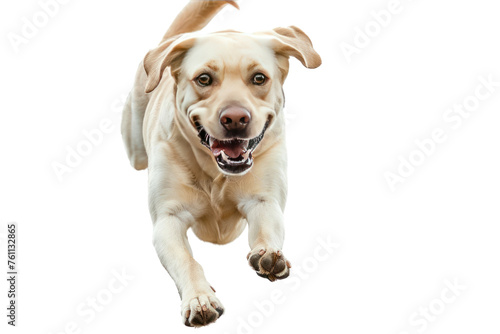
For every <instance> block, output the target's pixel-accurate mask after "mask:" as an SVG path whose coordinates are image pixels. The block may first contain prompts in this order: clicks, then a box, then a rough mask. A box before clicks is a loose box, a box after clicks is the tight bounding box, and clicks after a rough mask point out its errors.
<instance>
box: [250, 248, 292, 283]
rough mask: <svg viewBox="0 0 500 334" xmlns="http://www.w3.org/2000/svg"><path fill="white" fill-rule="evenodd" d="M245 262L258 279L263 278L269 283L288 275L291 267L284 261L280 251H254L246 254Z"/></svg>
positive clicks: (288, 262)
mask: <svg viewBox="0 0 500 334" xmlns="http://www.w3.org/2000/svg"><path fill="white" fill-rule="evenodd" d="M247 260H248V263H249V264H250V266H251V267H252V268H253V269H254V270H255V271H256V272H257V275H259V276H260V277H265V278H267V279H269V280H270V281H271V282H274V281H276V280H277V279H284V278H287V277H288V276H289V275H290V268H291V267H292V265H291V264H290V261H288V260H287V259H285V256H284V255H283V252H281V251H280V250H277V251H272V250H270V249H264V248H261V249H255V250H253V251H251V252H250V253H248V255H247Z"/></svg>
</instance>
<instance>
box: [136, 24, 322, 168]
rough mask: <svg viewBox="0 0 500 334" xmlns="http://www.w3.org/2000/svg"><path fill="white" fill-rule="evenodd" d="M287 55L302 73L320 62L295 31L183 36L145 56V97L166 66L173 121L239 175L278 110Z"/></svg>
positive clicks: (250, 161) (222, 165)
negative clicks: (174, 111)
mask: <svg viewBox="0 0 500 334" xmlns="http://www.w3.org/2000/svg"><path fill="white" fill-rule="evenodd" d="M290 56H293V57H295V58H297V59H298V60H300V62H301V63H302V64H303V65H304V66H305V67H307V68H316V67H318V66H319V65H320V64H321V58H320V56H319V55H318V54H317V53H316V51H315V50H314V49H313V46H312V43H311V41H310V39H309V38H308V37H307V35H306V34H305V33H304V32H303V31H302V30H300V29H298V28H296V27H288V28H277V29H274V30H272V31H270V32H265V33H256V34H244V33H239V32H232V31H228V32H218V33H214V34H209V35H203V36H200V35H197V34H184V35H182V36H177V37H174V38H171V39H169V40H167V41H165V42H163V43H162V44H160V46H158V47H157V48H156V49H153V50H151V51H150V52H149V53H148V54H147V55H146V58H145V59H144V68H145V70H146V73H147V74H148V80H147V83H146V92H147V93H149V92H152V91H153V90H154V89H155V88H156V87H157V86H158V84H159V83H160V81H161V78H162V75H163V72H164V71H165V69H166V68H167V67H169V68H170V73H171V75H172V77H173V78H174V80H175V94H176V107H177V110H178V112H179V115H180V116H181V117H182V119H181V122H184V123H185V124H189V130H188V131H192V132H195V131H196V132H197V133H198V136H199V137H200V139H201V144H202V145H204V146H206V147H207V148H208V149H209V150H210V151H211V154H212V155H213V156H214V158H215V161H216V162H217V165H218V167H219V169H220V170H221V171H222V172H223V173H225V174H232V175H234V174H244V173H245V172H247V171H248V170H249V169H250V168H251V167H252V165H253V157H252V153H253V152H254V150H255V149H256V148H257V146H258V145H259V143H260V142H261V141H262V140H263V138H264V135H265V133H266V131H268V132H270V131H271V129H272V128H273V125H274V124H275V123H276V119H277V116H278V115H279V114H280V112H282V109H283V104H284V96H283V90H282V85H283V82H284V80H285V78H286V76H287V74H288V58H289V57H290ZM185 124H184V125H185ZM281 126H282V124H281ZM274 128H276V127H274ZM279 130H280V129H273V133H274V134H277V133H279ZM197 145H199V144H197ZM207 153H210V152H209V151H208V150H207Z"/></svg>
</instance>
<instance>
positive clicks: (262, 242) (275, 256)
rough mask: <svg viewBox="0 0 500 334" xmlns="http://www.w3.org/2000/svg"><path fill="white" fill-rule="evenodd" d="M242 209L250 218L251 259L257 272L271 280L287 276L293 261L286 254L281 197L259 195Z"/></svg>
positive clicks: (249, 259) (250, 261) (247, 201)
mask: <svg viewBox="0 0 500 334" xmlns="http://www.w3.org/2000/svg"><path fill="white" fill-rule="evenodd" d="M241 210H242V212H243V214H244V215H245V217H246V219H247V221H248V243H249V245H250V249H251V251H250V253H248V255H247V260H248V262H249V264H250V266H251V267H252V268H253V269H254V270H255V271H256V272H257V275H259V276H261V277H265V278H268V279H269V280H270V281H275V280H277V279H283V278H287V277H288V275H289V274H290V268H291V264H290V262H289V261H288V260H286V259H285V256H284V255H283V252H282V250H281V249H282V248H283V241H284V238H285V228H284V219H283V211H282V207H281V206H280V204H279V203H278V201H277V200H275V199H273V198H265V197H261V196H258V197H256V198H252V199H249V200H246V201H245V202H244V204H243V205H242V206H241Z"/></svg>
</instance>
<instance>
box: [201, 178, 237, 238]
mask: <svg viewBox="0 0 500 334" xmlns="http://www.w3.org/2000/svg"><path fill="white" fill-rule="evenodd" d="M200 191H202V192H203V193H204V196H203V197H204V198H205V199H206V201H205V203H203V204H204V209H203V212H204V213H203V214H202V215H201V216H200V217H199V218H198V219H197V223H196V224H195V226H193V231H194V232H195V234H196V235H197V236H198V237H199V238H200V239H202V240H204V241H209V242H213V243H218V244H225V243H228V242H231V241H233V240H234V239H235V238H236V237H238V236H239V235H240V234H241V232H242V231H243V230H244V228H245V225H246V221H245V220H244V219H243V216H242V215H241V212H240V211H239V210H238V208H237V205H238V203H237V202H236V201H235V196H234V192H235V189H234V185H233V184H231V183H228V182H227V180H224V179H223V180H217V179H216V180H214V182H212V183H210V184H205V185H204V186H203V187H201V189H200Z"/></svg>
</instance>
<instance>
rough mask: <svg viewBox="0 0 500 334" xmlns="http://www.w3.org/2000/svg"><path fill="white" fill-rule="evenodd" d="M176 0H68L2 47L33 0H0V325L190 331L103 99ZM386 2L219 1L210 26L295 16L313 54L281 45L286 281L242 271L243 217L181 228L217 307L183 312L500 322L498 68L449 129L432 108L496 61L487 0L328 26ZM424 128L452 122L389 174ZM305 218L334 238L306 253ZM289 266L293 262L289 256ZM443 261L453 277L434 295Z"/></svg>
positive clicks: (384, 322)
mask: <svg viewBox="0 0 500 334" xmlns="http://www.w3.org/2000/svg"><path fill="white" fill-rule="evenodd" d="M184 3H185V2H184V1H153V0H143V1H118V0H109V1H96V0H87V1H77V0H73V1H69V2H68V3H67V4H64V5H60V8H59V11H58V12H57V13H56V14H55V15H54V17H52V18H50V19H49V21H48V23H47V24H46V26H44V27H42V28H40V30H39V32H38V34H36V36H34V37H32V38H30V39H29V40H28V43H27V44H23V45H20V46H19V50H18V52H15V50H14V48H13V47H12V45H11V43H10V42H9V40H8V38H7V34H8V33H16V34H20V33H21V27H22V25H23V24H24V23H23V19H22V18H23V17H26V18H28V19H29V20H32V16H33V15H34V14H36V13H37V12H39V11H40V10H41V9H40V5H39V4H38V2H37V1H35V0H23V1H16V2H12V1H10V2H6V1H4V2H2V4H1V7H0V13H1V14H0V21H1V22H2V24H1V26H2V51H1V52H2V58H1V59H2V61H1V64H0V66H1V73H2V81H1V85H2V86H1V92H2V94H1V106H2V107H1V108H2V111H1V120H0V136H1V140H0V143H1V152H2V154H1V156H2V158H1V167H0V168H1V173H0V181H1V187H0V189H1V190H0V191H1V212H0V222H1V224H2V227H1V228H2V230H1V231H0V232H1V233H2V234H3V238H5V232H6V225H7V223H8V222H11V221H15V222H17V223H18V224H19V227H18V230H19V244H18V246H19V272H20V276H19V286H18V289H19V297H18V304H19V310H18V327H17V328H15V329H12V328H10V326H7V325H6V324H5V323H6V317H5V315H4V314H5V312H6V311H5V308H4V307H3V306H2V309H4V311H2V315H1V319H3V320H2V324H1V325H0V326H1V328H2V330H1V331H2V333H3V332H5V331H4V329H5V328H8V330H9V331H8V333H30V334H32V333H43V334H49V333H54V334H55V333H71V331H66V332H65V326H68V324H70V325H69V326H70V327H71V326H72V325H71V323H73V322H74V323H76V324H77V326H78V328H79V331H74V332H75V333H77V332H79V333H153V334H154V333H192V332H193V331H194V329H191V328H185V327H184V325H183V324H182V321H181V317H180V307H179V306H180V300H179V297H178V295H177V291H176V288H175V286H174V284H173V281H172V280H171V279H170V277H169V276H168V275H167V273H166V272H165V271H164V269H163V267H162V266H161V265H160V263H159V261H158V259H157V257H156V254H155V251H154V249H153V246H152V243H151V225H152V224H151V221H150V217H149V213H148V208H147V187H146V182H147V172H144V171H143V172H137V171H134V170H133V169H132V168H131V167H130V166H129V164H128V161H127V158H126V155H125V152H124V149H123V145H122V142H121V137H120V133H119V132H120V131H119V121H120V115H119V113H117V112H116V110H117V106H118V110H119V102H120V100H121V98H122V97H123V95H125V94H127V93H128V91H129V89H130V88H131V86H132V80H133V77H134V73H135V70H136V67H137V64H138V63H139V62H140V60H141V59H142V58H143V57H144V55H145V53H146V52H147V51H148V50H149V49H150V48H153V47H154V46H155V45H156V44H157V43H158V42H159V41H160V39H161V37H162V35H163V33H164V32H165V31H166V29H167V28H168V26H169V24H170V22H171V21H172V20H173V18H174V17H175V15H176V14H177V13H178V12H179V11H180V9H181V8H182V7H183V5H184ZM388 3H389V1H388V0H378V1H367V0H366V1H360V0H358V1H347V0H344V1H319V0H316V1H311V0H309V1H307V2H306V1H291V0H286V1H285V0H280V1H277V0H273V1H265V0H243V1H242V2H240V4H241V11H239V12H238V11H236V10H235V9H233V8H227V9H225V10H224V12H223V13H221V15H220V16H219V17H218V18H216V19H215V20H214V21H213V22H212V24H211V25H210V26H209V27H207V30H209V31H211V30H222V29H229V28H230V29H236V30H241V31H259V30H265V29H270V28H273V27H277V26H287V25H296V26H298V27H300V28H301V29H303V30H304V31H305V32H307V34H308V35H309V36H310V37H311V39H312V41H313V43H314V46H315V48H316V49H317V51H318V52H319V53H320V54H321V56H322V58H323V65H322V66H321V67H320V68H318V69H316V70H307V69H305V68H303V67H302V66H301V65H300V63H299V62H297V61H295V60H291V63H292V66H291V71H290V75H289V78H288V81H287V82H286V84H285V93H286V97H287V112H288V114H289V125H288V130H287V132H288V133H287V135H288V147H289V165H290V168H289V180H290V181H289V182H290V188H289V200H288V206H287V209H286V232H287V235H286V241H285V248H284V253H285V254H286V256H287V257H288V258H289V259H290V260H291V262H292V264H293V265H294V268H292V275H294V276H293V277H295V282H297V281H298V282H300V286H299V287H298V288H297V289H292V288H291V287H292V285H291V284H290V283H287V281H281V282H276V283H270V282H268V281H267V280H264V279H262V278H260V277H258V276H256V275H255V273H254V272H252V270H251V269H250V268H249V267H248V265H247V263H246V259H245V256H246V254H247V252H248V245H247V238H246V232H244V234H243V235H242V236H241V237H240V238H239V239H238V240H236V241H235V242H233V243H231V244H229V245H225V246H216V245H212V244H208V243H204V242H201V241H199V240H197V239H196V238H195V237H194V235H192V234H190V241H191V245H192V247H193V251H194V255H195V258H196V259H197V260H198V261H199V262H200V263H201V264H202V266H203V267H204V269H205V274H206V276H207V278H208V280H209V281H210V282H211V284H212V285H213V286H214V287H215V288H216V290H217V295H218V297H219V299H220V300H221V301H222V303H223V304H224V306H225V308H226V313H225V314H224V316H223V317H222V318H220V319H219V320H218V321H217V322H216V323H215V324H212V325H210V326H208V327H207V328H204V329H200V330H198V331H197V332H203V333H279V332H291V331H293V332H294V333H295V332H306V331H307V332H309V333H314V332H316V331H317V332H320V333H346V334H347V333H355V334H357V333H373V334H378V333H381V334H382V333H384V334H400V333H404V332H407V333H410V334H414V333H420V332H426V333H498V331H499V330H500V324H499V322H498V314H499V312H500V303H499V298H500V287H499V284H500V270H499V255H500V243H499V242H498V239H499V231H500V229H499V228H498V226H499V218H500V213H499V198H500V191H499V189H500V176H499V170H500V158H499V149H498V146H499V143H500V131H498V125H499V121H500V114H499V108H500V87H497V88H496V91H495V92H494V93H493V94H491V96H490V97H489V98H488V99H486V100H484V101H481V102H480V105H479V107H478V108H477V110H475V111H474V112H472V113H471V115H470V117H469V118H468V119H465V120H464V121H463V123H462V124H461V126H460V127H458V128H457V129H453V128H452V127H450V124H449V123H446V122H445V121H444V120H443V114H444V113H445V112H446V110H447V109H448V108H450V107H453V105H454V104H457V103H462V101H463V100H464V99H465V98H467V97H468V96H471V95H473V94H474V92H475V89H476V87H477V86H478V85H480V81H479V79H478V77H479V76H484V77H485V78H486V77H488V76H489V75H492V77H493V79H495V80H496V81H500V69H499V61H500V46H499V38H498V31H500V20H499V19H498V9H499V8H498V6H497V4H496V3H495V2H493V1H491V0H474V1H472V0H469V1H451V0H447V1H430V0H418V1H416V0H415V1H409V0H401V11H400V13H398V14H396V15H393V17H392V20H391V22H390V23H389V25H388V26H387V27H383V28H382V29H381V31H380V33H379V34H378V35H377V36H375V37H373V38H371V42H370V43H369V45H368V46H366V47H364V48H360V50H359V54H355V55H353V56H352V59H351V60H352V61H351V62H350V63H349V62H348V61H347V59H346V57H345V56H344V54H343V53H342V51H341V48H340V45H341V43H342V42H345V43H350V44H353V40H354V38H355V36H356V30H355V29H356V27H358V28H360V29H364V27H365V25H366V24H367V23H369V22H370V21H373V17H372V16H371V15H370V12H371V11H372V10H375V11H380V10H382V9H385V8H387V6H388ZM103 119H109V120H111V121H112V123H113V125H114V128H113V131H111V132H110V133H108V134H105V135H104V138H103V142H102V143H101V144H99V145H97V146H95V147H94V148H93V151H92V153H91V154H89V155H88V156H86V157H84V158H83V160H82V162H81V163H80V164H79V165H78V166H77V167H75V168H74V169H73V170H72V172H71V173H66V174H64V175H63V177H62V181H60V180H58V178H57V176H56V174H55V173H54V171H53V168H52V164H53V163H54V162H60V163H64V160H65V158H66V155H67V147H71V148H75V147H76V146H77V145H78V143H80V142H81V141H83V140H85V136H84V135H83V131H90V130H92V129H95V128H97V127H98V126H99V123H100V122H101V121H102V120H103ZM435 128H441V129H443V130H444V131H445V132H446V135H447V140H446V141H445V142H444V143H442V144H438V145H437V146H436V148H435V150H434V152H433V154H431V155H430V156H429V157H428V158H426V159H425V161H424V163H423V164H422V165H421V166H418V167H417V168H416V169H415V171H414V173H413V174H412V175H410V176H408V177H407V178H405V182H404V183H402V184H398V185H397V186H396V189H395V191H391V188H390V187H389V185H388V183H387V182H386V179H385V177H384V173H386V172H388V171H389V172H396V171H397V168H398V164H399V160H398V157H399V156H403V157H406V158H408V157H409V155H410V154H411V153H412V152H413V151H415V150H416V149H417V146H416V144H415V140H422V139H425V138H430V136H431V133H432V131H433V129H435ZM0 236H2V235H0ZM318 238H320V239H322V240H327V239H328V238H330V239H331V240H334V241H336V242H338V243H339V244H340V246H339V247H338V249H336V250H335V252H334V253H333V254H331V255H329V256H326V259H325V258H322V260H321V261H318V259H317V258H315V257H314V250H315V249H316V248H317V247H318V245H320V243H319V242H318ZM0 242H1V243H2V245H1V246H0V247H1V248H2V251H1V254H2V255H1V258H2V259H1V261H0V262H1V263H2V271H4V268H5V266H4V263H5V261H6V254H5V240H0ZM322 255H324V253H322ZM301 266H306V268H307V270H308V271H309V273H308V274H307V277H306V276H302V277H299V276H297V273H298V270H297V267H301ZM113 270H116V271H121V270H125V271H126V272H127V273H128V275H130V276H133V277H134V278H133V279H132V280H131V281H130V282H129V283H128V285H127V286H126V287H125V288H124V289H123V290H122V291H121V292H119V293H116V294H113V295H112V300H110V301H109V303H108V304H107V305H105V306H104V308H103V310H102V311H101V312H97V313H96V314H95V318H94V319H93V320H92V321H88V317H86V316H81V315H80V314H79V313H78V312H77V308H78V307H79V305H81V303H85V302H86V300H87V298H92V297H96V296H98V295H99V294H101V297H102V296H104V295H105V294H106V291H104V292H103V289H106V288H107V286H108V283H109V282H110V281H111V280H112V278H113V273H112V272H113ZM5 271H6V270H5ZM303 271H304V270H303ZM304 272H306V271H304ZM2 277H3V276H2ZM290 279H291V278H290ZM446 280H449V281H451V282H453V281H454V280H457V281H458V282H459V283H460V284H461V285H463V286H465V287H466V288H465V289H464V290H463V291H462V292H461V293H460V295H459V296H458V297H456V298H455V300H454V302H451V303H448V304H443V303H442V302H439V299H440V298H441V291H442V290H443V289H445V288H446V283H445V281H446ZM290 282H292V281H290ZM5 283H6V282H5V280H3V279H2V284H0V287H1V292H0V295H1V296H2V300H1V302H0V303H1V305H6V303H7V298H6V291H7V286H6V284H5ZM276 291H281V292H282V293H283V297H282V298H283V299H284V302H283V303H281V304H275V305H273V307H272V308H273V310H271V311H269V312H262V311H258V308H257V307H256V306H255V302H258V303H262V301H265V300H269V298H270V296H271V295H273V294H275V293H277V292H276ZM108 296H109V295H108ZM449 296H451V294H449ZM440 303H441V304H440ZM430 305H433V307H438V306H439V305H445V306H444V309H443V310H439V312H441V311H442V313H440V314H439V315H436V316H435V318H433V321H427V324H428V326H427V327H426V328H425V330H423V331H422V329H423V327H424V326H423V325H422V324H421V323H420V325H418V326H416V325H415V324H412V323H411V322H410V321H409V318H410V317H412V316H414V312H419V309H420V308H423V309H425V308H429V306H430ZM259 312H260V313H259ZM263 313H266V314H263ZM419 319H423V318H419ZM424 323H425V321H424ZM252 324H253V325H252ZM419 330H420V331H419Z"/></svg>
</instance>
